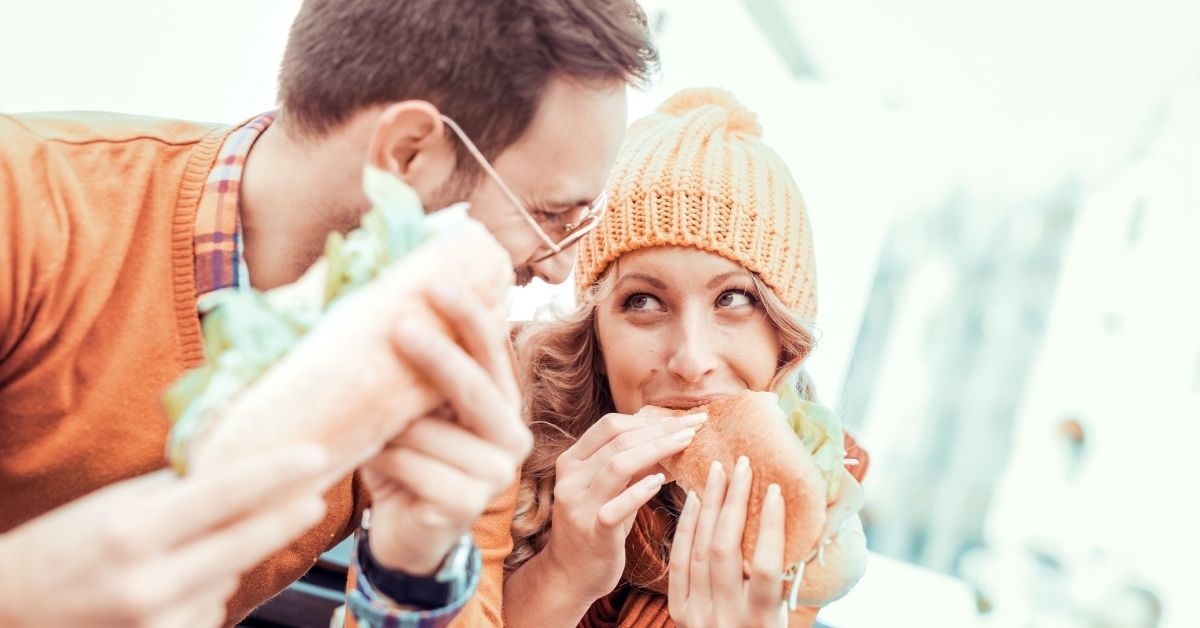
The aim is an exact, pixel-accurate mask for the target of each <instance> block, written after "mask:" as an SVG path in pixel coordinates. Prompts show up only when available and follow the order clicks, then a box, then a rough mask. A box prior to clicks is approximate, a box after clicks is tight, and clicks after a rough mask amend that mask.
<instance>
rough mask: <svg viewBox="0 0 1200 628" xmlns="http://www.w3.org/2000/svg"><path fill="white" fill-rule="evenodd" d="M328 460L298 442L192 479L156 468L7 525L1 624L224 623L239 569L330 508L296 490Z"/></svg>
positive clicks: (0, 571) (1, 539) (1, 554)
mask: <svg viewBox="0 0 1200 628" xmlns="http://www.w3.org/2000/svg"><path fill="white" fill-rule="evenodd" d="M325 459H326V455H325V454H324V452H323V451H322V450H320V449H318V448H316V447H314V446H299V447H293V448H290V449H288V450H285V451H281V452H279V453H277V454H271V455H269V456H266V457H263V458H259V459H252V460H243V461H239V462H237V463H236V464H231V465H227V466H226V467H225V468H221V469H216V468H214V469H211V470H210V472H209V473H198V474H196V475H194V476H189V477H186V478H178V477H175V475H174V474H173V473H172V472H170V471H160V472H157V473H151V474H149V475H144V476H141V477H137V478H133V479H131V480H126V481H124V482H120V483H117V484H113V485H111V486H108V487H106V488H103V489H101V490H99V491H96V492H94V493H92V494H90V495H87V496H85V497H82V498H80V499H78V500H76V501H74V502H71V503H69V504H67V505H65V506H63V507H61V508H59V509H57V510H53V511H51V512H49V513H47V514H45V515H42V516H41V517H38V518H37V519H33V520H31V521H29V522H28V523H25V524H23V525H21V526H19V527H17V528H15V529H13V530H12V531H10V532H8V533H5V534H4V535H3V536H0V591H3V592H4V594H3V596H0V625H3V626H39V627H41V626H50V627H56V626H153V627H164V628H165V627H174V626H195V627H197V628H204V627H207V626H219V625H221V623H222V622H223V621H224V619H225V603H226V601H227V600H228V599H229V597H230V595H232V594H233V592H234V590H235V589H236V588H237V584H238V578H239V576H240V575H241V574H242V572H244V571H248V570H249V569H250V568H251V567H253V566H254V565H255V564H256V563H258V562H259V561H261V560H262V559H264V558H266V557H267V556H268V555H269V554H271V553H272V552H274V551H276V550H278V549H279V548H281V547H283V546H284V545H286V544H287V543H288V542H289V541H290V540H291V539H292V538H294V537H295V536H297V535H298V534H300V533H301V532H303V531H304V530H305V529H306V528H308V527H310V526H312V525H314V524H316V523H317V522H318V521H320V519H321V517H322V516H323V515H324V513H325V502H324V501H323V500H322V499H321V498H320V497H319V496H317V495H313V496H298V495H297V493H296V490H297V489H298V488H300V487H303V486H306V485H310V484H311V483H312V482H313V479H314V478H315V477H316V476H317V475H319V473H320V472H321V471H322V469H323V468H324V466H325ZM281 495H282V496H284V498H283V500H282V501H281V500H280V499H279V496H281ZM289 495H291V497H288V496H289Z"/></svg>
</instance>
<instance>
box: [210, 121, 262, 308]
mask: <svg viewBox="0 0 1200 628" xmlns="http://www.w3.org/2000/svg"><path fill="white" fill-rule="evenodd" d="M275 116H276V114H275V112H273V111H271V112H267V113H264V114H262V115H260V116H258V117H256V118H254V119H252V120H250V121H249V122H247V123H245V124H243V125H242V126H240V127H238V128H237V129H236V130H234V131H233V132H232V133H230V134H229V136H228V137H226V138H225V143H224V144H222V145H221V150H220V152H218V153H217V162H216V164H215V165H214V166H213V169H212V172H210V173H209V175H208V181H206V182H205V184H204V191H203V192H202V193H201V195H200V207H199V209H198V210H197V211H196V228H195V232H194V233H195V235H194V240H193V241H194V245H195V252H196V298H197V300H198V299H201V298H203V297H204V295H206V294H209V293H210V292H215V291H217V290H222V289H225V288H248V287H250V273H249V270H248V269H247V267H246V262H245V258H244V256H243V255H242V223H241V219H240V216H239V214H240V212H241V190H242V167H243V166H245V165H246V157H247V155H249V154H250V148H251V147H252V146H254V142H255V140H257V139H258V138H259V136H261V135H262V132H263V131H265V130H266V129H267V127H268V126H270V125H271V123H272V122H274V121H275Z"/></svg>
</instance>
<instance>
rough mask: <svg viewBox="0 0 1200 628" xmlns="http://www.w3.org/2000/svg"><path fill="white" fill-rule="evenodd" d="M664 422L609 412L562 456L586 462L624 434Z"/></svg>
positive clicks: (659, 418)
mask: <svg viewBox="0 0 1200 628" xmlns="http://www.w3.org/2000/svg"><path fill="white" fill-rule="evenodd" d="M665 420H666V419H665V418H662V417H649V416H634V415H628V414H619V413H616V412H611V413H609V414H606V415H604V416H602V417H600V420H599V421H596V422H595V423H593V424H592V426H591V427H589V428H587V430H585V431H584V432H583V435H582V436H580V437H579V439H578V440H576V441H575V444H573V445H571V446H570V447H569V448H567V450H566V451H565V452H563V455H564V456H567V457H568V458H570V459H572V460H578V461H582V460H587V459H589V458H591V457H592V456H594V455H595V454H596V452H597V451H599V450H600V448H601V447H603V446H605V445H607V444H608V443H609V442H610V441H612V440H613V439H615V438H617V437H618V436H620V435H622V434H625V433H626V432H633V431H635V430H640V429H642V428H645V427H648V426H651V425H657V424H658V423H661V422H663V421H665Z"/></svg>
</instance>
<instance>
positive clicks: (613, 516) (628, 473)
mask: <svg viewBox="0 0 1200 628" xmlns="http://www.w3.org/2000/svg"><path fill="white" fill-rule="evenodd" d="M760 134H761V129H760V128H759V126H758V124H757V122H756V121H755V118H754V116H753V114H751V113H749V112H748V111H746V110H745V109H744V108H743V107H742V106H741V105H740V104H738V103H737V102H736V101H735V100H734V99H733V98H732V96H730V95H729V94H728V93H726V92H722V91H719V90H685V91H684V92H681V93H679V94H677V95H676V96H674V97H673V98H671V99H670V100H668V101H667V102H666V103H665V104H664V105H663V106H662V107H661V108H660V109H659V112H658V113H656V114H654V115H651V116H649V117H647V118H645V119H643V120H640V121H638V122H637V123H635V124H634V125H633V126H632V127H630V129H629V132H628V135H627V136H626V140H625V144H624V145H623V147H622V149H621V153H620V155H619V156H618V158H617V162H616V164H615V166H614V168H613V174H612V175H611V178H610V181H609V186H608V196H609V210H608V212H609V213H608V215H607V216H606V217H605V218H604V220H603V221H602V222H601V224H600V226H599V227H598V228H597V229H596V230H595V231H594V232H593V233H591V234H589V235H588V236H586V237H585V238H584V239H583V240H582V241H581V242H580V252H579V260H578V262H577V265H576V269H575V273H576V283H577V292H578V294H579V301H580V307H579V309H578V310H577V311H575V312H574V313H573V314H571V315H569V316H566V317H564V318H561V319H560V320H557V321H553V322H548V323H541V324H537V325H534V326H531V327H530V328H528V329H527V330H526V331H525V333H524V334H523V335H522V337H521V339H520V341H519V343H518V344H519V350H520V355H521V359H522V364H523V368H524V370H525V380H526V381H525V383H526V387H527V388H526V390H527V393H526V395H527V396H526V404H527V411H528V413H529V415H530V419H531V424H532V428H533V431H534V435H535V445H534V450H533V454H532V455H531V456H530V458H529V459H528V461H527V462H526V464H525V467H524V470H523V474H522V480H521V490H520V496H519V500H518V504H517V511H516V514H515V517H514V521H513V526H512V533H513V540H514V548H513V552H512V555H511V556H510V558H509V560H508V563H507V567H508V572H509V574H508V577H507V580H506V582H505V589H504V607H505V608H504V610H505V616H506V619H507V621H508V623H509V625H513V626H573V625H576V624H582V625H589V626H668V625H672V624H679V625H683V626H750V625H753V626H774V625H785V624H787V623H791V625H810V624H811V622H812V618H813V616H815V609H802V610H801V611H800V612H797V613H792V614H791V615H790V616H789V615H788V614H786V613H784V612H781V603H780V591H781V580H782V578H783V569H784V566H783V565H781V564H780V563H781V562H782V558H781V556H782V545H783V512H784V509H785V508H786V504H783V503H782V498H780V497H779V491H778V490H777V487H773V488H772V490H770V491H768V494H767V497H766V499H765V501H764V502H763V506H762V519H761V526H762V527H761V528H760V531H761V533H760V536H759V539H760V540H759V543H758V546H757V548H756V551H755V552H754V555H753V556H745V557H743V556H742V554H741V546H740V541H741V537H742V530H743V528H744V526H746V525H747V524H753V523H755V522H747V521H746V519H747V516H746V512H747V501H748V493H749V486H750V478H751V477H752V475H753V472H754V461H753V460H746V459H745V458H742V459H741V460H739V461H738V463H737V465H736V466H735V468H734V469H723V468H721V467H720V465H719V464H714V465H713V468H712V470H711V472H710V473H709V476H708V483H707V485H706V486H705V488H704V490H703V492H702V494H700V495H695V494H688V495H685V494H684V493H683V491H682V489H680V488H678V487H677V486H675V485H668V484H667V482H669V481H670V480H671V478H669V477H667V476H666V473H665V472H664V470H663V468H662V467H661V466H660V462H661V461H663V460H664V459H666V458H668V457H670V456H672V455H674V454H676V453H678V452H680V451H682V450H683V449H684V448H685V447H687V445H688V444H689V443H690V442H691V440H692V438H693V437H694V436H695V434H696V428H697V427H698V426H700V425H702V424H703V422H704V421H705V420H706V417H704V416H703V415H697V414H691V415H685V416H682V417H664V416H663V413H662V412H660V411H657V409H661V408H667V409H673V410H686V409H690V408H695V407H697V406H700V405H703V404H705V403H708V402H710V401H712V400H714V399H718V398H722V397H726V396H730V395H734V394H737V393H738V392H740V391H742V390H746V389H749V390H758V391H762V390H774V389H776V387H777V386H779V385H780V384H781V382H784V381H785V380H786V378H788V377H789V376H796V379H795V380H794V385H795V386H797V389H798V392H799V393H800V395H801V396H802V397H804V398H806V399H811V397H812V391H811V386H810V385H809V383H808V380H807V377H805V376H804V375H803V371H802V369H801V365H802V363H803V361H804V359H805V358H806V357H807V356H808V354H809V351H810V350H811V348H812V345H813V338H812V334H811V332H810V331H809V327H808V324H809V321H811V320H812V319H813V317H814V315H815V313H816V293H815V282H814V269H813V259H812V243H811V237H810V234H809V227H808V221H807V217H806V215H805V210H804V205H803V202H802V200H801V198H800V195H799V191H798V190H797V189H796V185H795V183H794V182H793V180H792V178H791V176H790V174H789V173H788V171H787V168H786V167H785V166H784V164H783V162H782V161H781V160H780V158H779V157H778V155H776V154H775V153H774V152H773V151H771V150H770V149H769V148H767V147H766V146H765V145H764V144H763V143H762V142H761V140H760V139H759V135H760ZM797 373H798V375H796V374H797ZM787 381H789V382H790V381H793V380H787ZM847 445H848V447H847V451H848V452H849V453H848V456H849V457H850V458H856V459H858V461H859V462H860V464H859V465H858V466H857V467H853V469H854V471H853V472H854V474H855V475H854V477H851V475H850V474H845V479H844V481H845V482H847V483H848V490H846V491H843V494H850V495H853V494H856V493H857V491H858V484H857V480H858V479H861V477H862V473H863V472H864V471H865V466H866V465H865V462H866V460H865V454H863V453H862V452H861V450H859V449H857V447H856V446H854V445H853V442H852V441H849V440H848V442H847ZM857 494H860V493H857ZM852 501H853V500H852V499H848V500H847V501H842V500H839V503H835V504H834V505H833V506H831V507H830V510H829V513H828V515H829V516H828V521H827V524H826V529H825V532H824V533H823V536H822V538H823V539H827V540H830V541H833V540H834V539H837V542H838V543H839V544H845V545H847V547H849V546H851V545H855V544H857V545H859V546H861V545H862V543H863V541H862V537H861V535H862V530H861V524H859V523H858V517H857V508H858V506H859V505H860V504H861V502H858V503H852ZM863 551H864V552H865V548H864V549H863ZM743 559H744V560H745V564H746V565H747V566H749V567H750V569H749V573H751V574H752V575H751V576H750V577H749V578H744V577H743ZM810 564H811V563H810ZM858 575H861V572H859V573H858V574H849V575H844V577H842V576H839V577H842V579H843V580H846V581H847V582H848V584H853V581H854V580H856V579H857V577H858ZM847 586H848V585H847ZM843 588H844V587H843ZM842 592H844V591H839V592H838V593H837V594H838V595H840V594H841V593H842ZM824 601H827V600H823V599H810V600H806V602H807V603H821V602H824Z"/></svg>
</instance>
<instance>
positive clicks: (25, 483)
mask: <svg viewBox="0 0 1200 628" xmlns="http://www.w3.org/2000/svg"><path fill="white" fill-rule="evenodd" d="M230 130H231V129H229V128H224V127H210V126H204V125H199V124H194V123H187V122H176V121H163V120H152V119H145V118H132V117H124V116H114V115H107V114H90V113H89V114H71V115H66V116H63V115H21V116H5V115H0V499H2V504H0V533H4V532H6V531H8V530H11V529H12V528H14V527H16V526H17V525H20V524H21V523H23V522H25V521H28V520H30V519H32V518H34V517H37V516H38V515H41V514H42V513H45V512H47V511H49V510H51V509H53V508H56V507H58V506H61V505H63V504H65V503H67V502H69V501H71V500H73V499H76V498H78V497H80V496H82V495H84V494H86V493H88V492H90V491H93V490H95V489H97V488H100V487H102V486H105V485H107V484H111V483H113V482H117V481H120V480H124V479H127V478H131V477H133V476H136V475H140V474H143V473H146V472H148V471H153V470H155V469H159V468H161V467H163V466H165V464H166V461H165V458H164V455H163V447H164V444H165V442H166V435H167V427H168V425H167V421H166V419H165V418H164V416H163V414H162V411H161V409H160V407H159V402H158V397H159V395H160V393H161V392H162V391H163V390H164V389H165V387H166V386H167V385H169V384H170V383H171V382H173V381H174V380H175V379H176V378H177V377H179V375H181V374H182V373H183V372H184V371H185V370H186V369H188V368H190V367H193V366H196V365H198V364H200V363H201V362H202V361H203V360H204V353H203V345H202V343H201V335H200V321H199V317H198V314H197V311H196V289H195V285H194V268H193V264H194V256H193V248H192V241H193V240H192V237H193V229H194V221H195V215H196V209H197V205H198V203H199V200H200V193H201V190H202V189H203V187H204V183H205V180H206V179H207V177H208V175H209V171H210V170H211V169H212V167H213V162H214V160H215V157H216V154H217V151H218V149H219V148H220V146H221V143H222V141H223V140H224V138H225V136H226V135H227V134H228V132H229V131H230ZM326 497H327V501H328V508H329V510H328V515H327V516H326V518H325V521H323V522H322V523H321V524H319V525H318V526H316V527H315V528H313V529H312V530H310V531H309V532H307V533H306V534H305V535H303V536H302V537H301V538H299V539H297V540H296V541H295V542H294V543H293V544H292V545H291V546H289V547H288V548H286V549H285V550H283V551H281V552H279V553H278V554H276V555H275V556H272V557H271V558H270V559H269V560H267V561H265V562H264V563H263V564H261V565H259V566H258V567H257V568H256V569H255V570H254V571H253V572H251V573H250V574H247V575H246V577H244V578H243V581H242V586H241V588H240V589H239V590H238V592H237V593H236V595H235V596H234V598H233V599H232V600H231V602H230V605H229V620H230V621H234V620H237V619H239V618H241V617H243V616H244V615H246V614H247V613H248V612H249V611H250V610H252V609H253V608H254V607H255V606H256V605H258V604H259V603H261V602H263V601H264V600H266V599H267V598H269V597H271V596H272V595H274V594H276V593H277V592H279V591H281V590H282V589H283V588H284V587H286V586H287V585H288V583H290V582H291V581H292V580H294V579H296V578H297V577H299V576H300V575H301V574H303V573H304V572H305V571H306V570H307V569H308V568H309V567H310V566H311V565H312V564H313V563H314V562H315V560H316V558H317V556H318V555H319V554H320V553H321V552H322V551H324V550H325V549H326V548H327V547H328V546H330V545H332V544H334V543H336V542H337V541H338V540H340V539H342V538H344V537H345V536H346V535H347V534H349V533H350V532H352V531H353V529H354V527H355V526H356V524H357V522H358V517H357V513H358V511H359V510H360V509H361V503H362V501H363V499H364V497H365V494H364V493H363V492H362V491H361V489H360V488H359V487H357V486H356V485H355V482H354V479H353V478H351V477H347V478H344V479H343V480H342V481H341V482H340V483H339V484H338V485H337V486H335V487H334V488H333V489H332V490H330V492H329V493H328V495H327V496H326ZM113 516H114V517H119V516H121V513H113Z"/></svg>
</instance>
